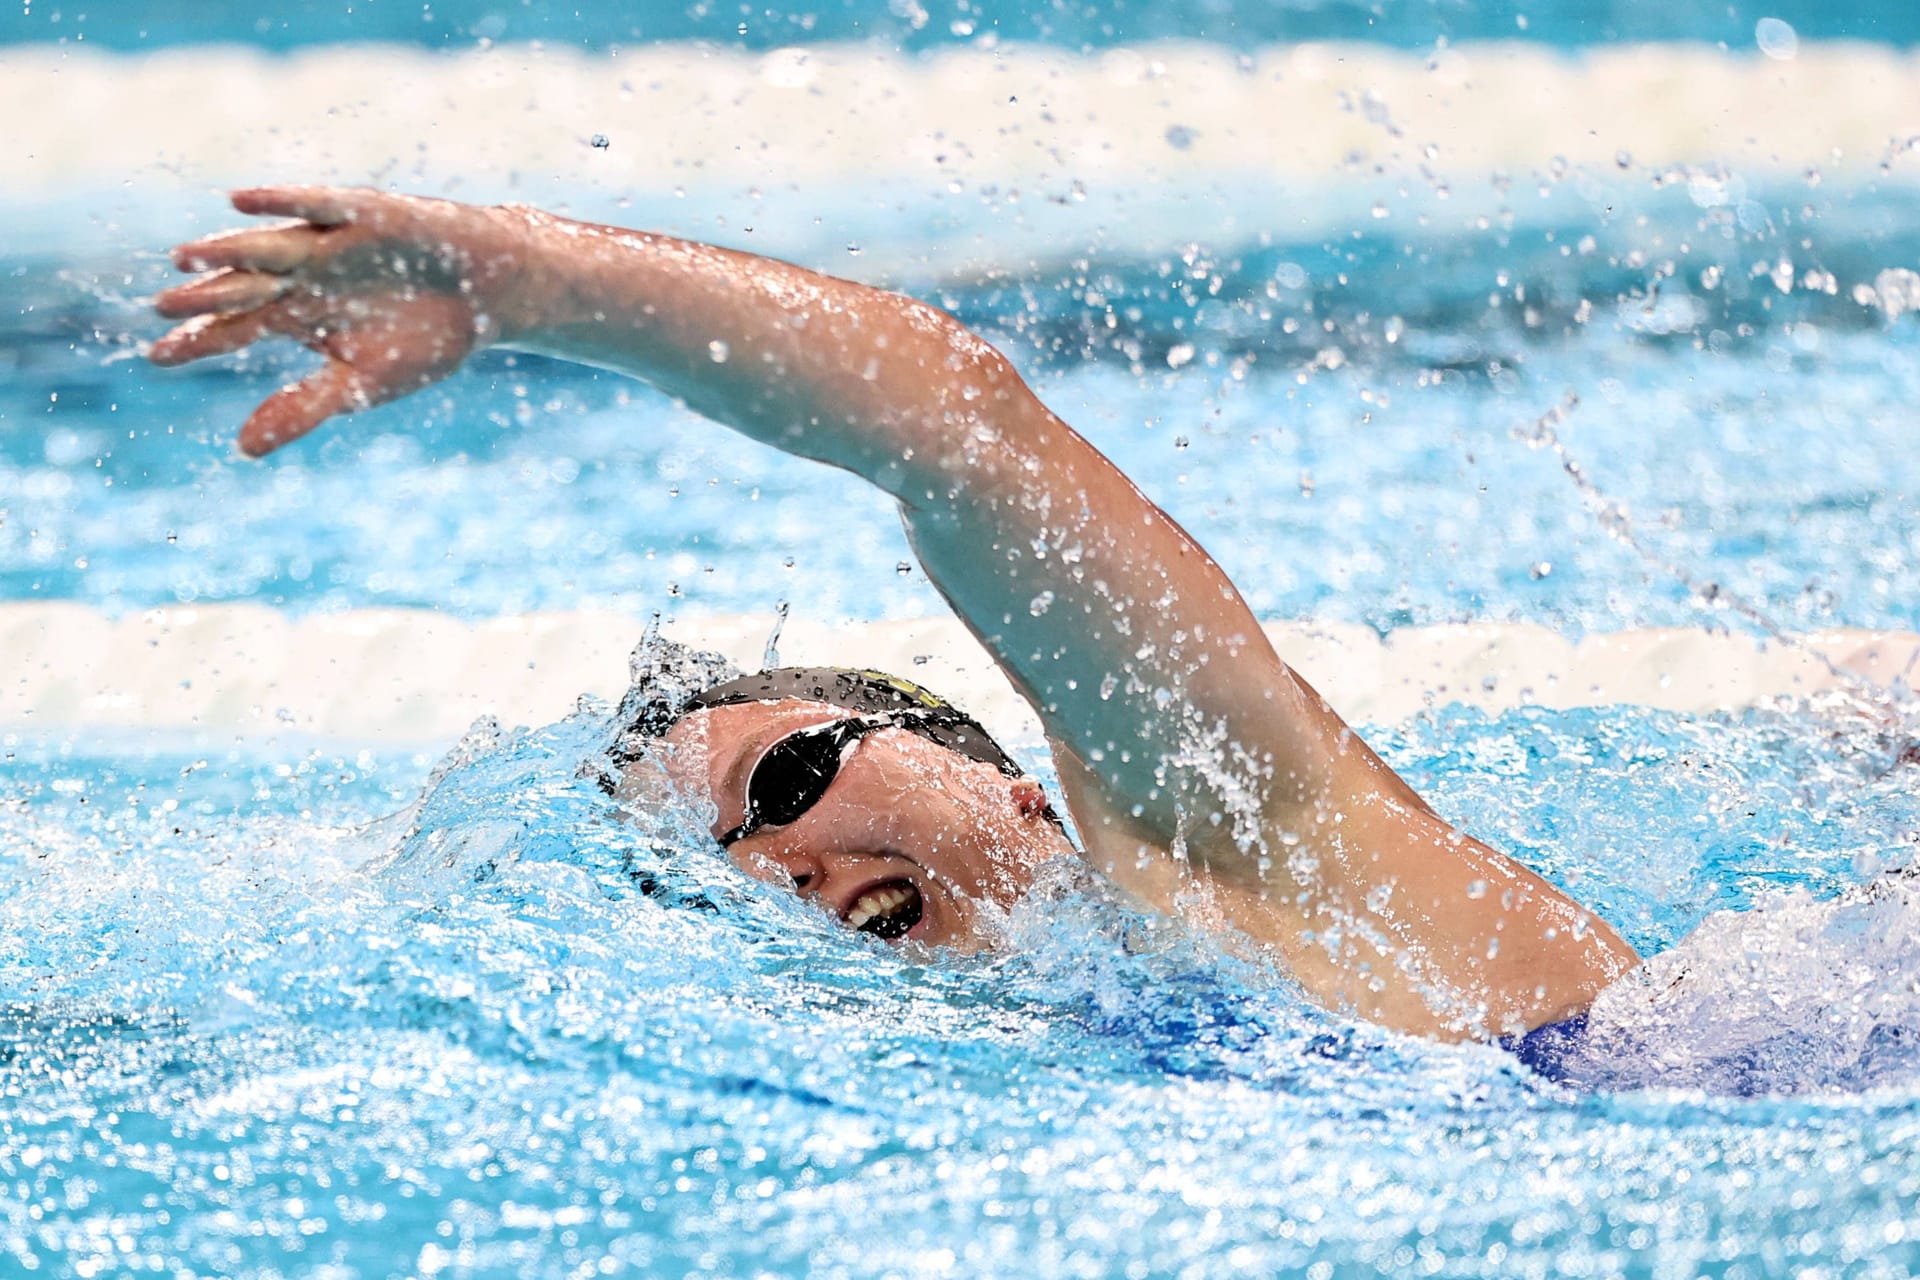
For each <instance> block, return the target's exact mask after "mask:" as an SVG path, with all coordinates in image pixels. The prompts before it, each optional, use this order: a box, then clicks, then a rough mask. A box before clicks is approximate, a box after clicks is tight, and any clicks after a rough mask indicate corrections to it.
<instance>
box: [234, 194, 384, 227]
mask: <svg viewBox="0 0 1920 1280" xmlns="http://www.w3.org/2000/svg"><path fill="white" fill-rule="evenodd" d="M379 194H380V193H379V192H376V191H365V190H359V189H355V188H348V187H297V186H285V187H242V188H241V189H240V190H238V191H235V192H234V193H233V196H232V199H233V207H234V208H236V209H238V210H239V211H240V212H241V213H256V214H271V215H275V216H278V217H282V218H299V219H301V220H302V221H305V222H311V223H312V224H313V225H314V226H316V227H337V226H341V225H342V224H344V223H348V222H353V221H355V215H356V213H358V212H359V211H360V210H361V206H362V205H363V204H364V203H365V198H366V197H368V196H375V197H377V196H378V195H379Z"/></svg>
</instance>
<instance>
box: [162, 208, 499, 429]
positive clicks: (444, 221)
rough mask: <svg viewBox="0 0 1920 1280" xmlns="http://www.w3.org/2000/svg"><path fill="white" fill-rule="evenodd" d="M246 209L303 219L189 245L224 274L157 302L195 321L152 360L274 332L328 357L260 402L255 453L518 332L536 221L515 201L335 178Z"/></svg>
mask: <svg viewBox="0 0 1920 1280" xmlns="http://www.w3.org/2000/svg"><path fill="white" fill-rule="evenodd" d="M233 207H234V208H236V209H238V210H239V211H240V212H242V213H250V214H267V215H275V216H279V217H282V218H288V219H292V220H291V221H285V222H280V223H277V224H272V225H267V226H257V227H247V228H243V229H240V230H237V231H228V232H224V233H222V234H220V235H215V236H209V237H207V238H205V239H202V240H195V241H192V242H191V243H188V244H183V245H181V246H179V247H178V248H177V249H175V250H174V251H173V261H174V264H175V265H176V266H178V267H179V268H180V269H181V270H182V271H196V272H208V273H210V274H207V275H203V276H201V277H200V278H199V279H197V280H194V281H191V282H190V283H187V284H183V285H177V286H175V287H174V288H171V289H168V290H166V291H164V292H163V293H161V294H159V295H158V296H157V297H156V298H155V299H154V308H155V309H156V310H158V311H159V312H160V314H161V315H163V316H167V317H169V318H181V317H185V318H186V319H185V323H183V324H180V325H178V326H177V327H175V328H174V329H173V330H171V331H170V332H168V333H167V334H166V335H165V336H164V337H162V338H161V339H160V340H159V341H157V342H155V343H154V344H153V347H152V349H151V350H150V351H149V352H148V357H149V358H150V359H151V360H152V361H153V362H154V363H155V364H160V365H177V364H185V363H187V362H188V361H191V360H203V359H206V358H207V357H209V356H218V355H224V354H226V353H228V352H231V351H238V350H240V349H241V348H242V347H246V346H249V345H251V344H252V343H254V342H257V341H259V340H260V339H262V338H265V337H269V336H274V335H278V336H281V337H287V338H292V339H293V340H294V341H296V342H299V343H302V344H304V345H305V346H307V347H310V348H312V349H313V350H314V351H316V352H318V353H319V354H320V355H321V356H322V357H324V359H325V364H323V365H322V366H321V367H320V368H319V369H317V370H315V371H314V372H313V373H311V374H309V375H308V376H307V377H305V378H303V379H301V380H300V381H299V382H296V383H293V384H291V385H289V386H285V387H282V388H281V389H280V390H279V391H276V392H275V393H274V394H273V395H271V396H268V397H267V398H266V400H264V401H262V402H261V404H260V405H259V407H258V408H256V409H255V410H254V411H253V413H252V415H251V416H250V417H248V419H247V421H246V425H245V426H243V427H242V428H241V429H240V441H239V444H240V449H241V452H243V453H246V454H249V455H251V456H253V457H259V456H260V455H262V454H266V453H271V452H272V451H273V450H275V449H277V448H279V447H280V446H281V445H283V444H286V443H288V442H289V441H292V440H297V439H299V438H300V437H301V436H303V435H305V434H307V432H309V431H312V430H313V429H314V428H315V427H317V426H319V425H320V424H321V423H322V422H325V421H326V420H327V419H328V418H330V417H332V416H334V415H335V414H340V413H352V412H355V411H356V410H360V409H366V408H371V407H372V406H374V405H376V404H381V403H384V402H385V401H388V400H395V399H398V398H399V397H401V396H405V395H409V394H411V393H412V392H415V391H418V390H420V389H421V388H422V387H425V386H429V385H431V384H432V383H435V382H438V381H439V380H440V379H441V378H444V377H446V376H447V375H448V374H450V373H452V372H453V371H454V370H455V369H457V368H459V366H460V363H461V362H462V361H463V360H465V359H466V358H467V356H468V355H470V354H471V353H472V352H473V351H475V350H476V349H478V348H480V347H483V346H486V345H488V344H490V343H492V342H496V341H499V340H500V339H501V338H502V337H505V336H509V335H510V334H511V332H512V331H513V329H514V328H515V327H516V324H517V322H518V319H519V317H518V316H517V315H516V314H515V307H514V305H513V298H512V297H511V296H510V295H511V294H512V292H513V291H514V289H515V288H517V287H518V284H519V282H521V281H522V280H523V278H524V273H523V272H522V270H521V266H522V259H523V251H522V250H523V243H524V229H525V220H524V219H523V218H521V217H519V216H517V215H516V211H514V210H510V209H502V208H485V207H480V206H474V205H462V204H454V203H452V202H450V201H445V200H428V199H421V198H419V197H414V196H397V195H388V194H386V193H384V192H379V191H369V190H344V189H338V188H329V187H258V188H252V189H249V190H243V191H236V192H234V193H233Z"/></svg>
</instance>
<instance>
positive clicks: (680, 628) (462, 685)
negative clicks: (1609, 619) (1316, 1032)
mask: <svg viewBox="0 0 1920 1280" xmlns="http://www.w3.org/2000/svg"><path fill="white" fill-rule="evenodd" d="M771 624H772V617H771V615H768V616H764V617H763V616H759V615H752V616H747V615H739V614H730V615H716V616H702V617H695V616H685V617H682V618H679V619H677V620H675V621H674V622H673V623H672V624H671V625H670V626H669V627H668V634H669V635H672V636H674V637H675V638H677V639H680V640H683V641H685V642H688V643H697V644H701V645H703V646H705V647H710V648H716V649H720V650H722V651H723V652H725V653H727V654H728V656H729V657H731V658H732V659H733V660H734V661H736V662H738V663H740V664H741V665H742V666H746V667H754V666H758V664H759V661H760V657H761V654H762V653H763V651H764V649H765V645H766V639H767V633H768V630H769V629H770V627H771ZM643 628H644V621H643V620H641V619H636V618H632V617H628V616H625V615H619V614H612V613H598V614H596V613H542V614H529V615H524V616H519V617H506V618H492V619H486V620H482V621H478V622H463V621H461V620H459V619H456V618H452V617H449V616H446V615H443V614H437V613H431V612H426V611H416V610H359V611H355V612H349V613H338V614H326V615H314V616H309V617H300V618H296V617H289V616H287V615H284V614H281V613H279V612H277V611H275V610H272V609H267V608H263V607H258V606H251V605H229V606H218V607H191V608H178V609H164V610H152V611H149V612H146V613H138V614H130V615H127V616H125V617H122V618H119V619H113V618H109V617H107V616H106V615H104V614H102V613H99V612H97V611H95V610H93V609H91V608H88V607H87V606H84V605H79V604H71V603H51V604H4V605H0V653H4V654H5V655H6V656H7V667H6V671H5V673H4V676H0V733H5V732H21V731H25V732H29V733H36V734H37V733H65V732H78V733H81V734H83V735H85V734H89V733H91V732H95V731H100V730H109V729H138V730H158V731H168V732H173V731H179V732H188V733H199V734H214V735H221V736H239V737H247V738H257V737H265V736H273V735H296V736H311V737H323V738H335V739H343V740H351V741H378V742H390V743H401V744H414V745H420V746H426V747H431V746H435V745H444V744H445V743H447V742H449V741H451V740H452V739H453V738H454V737H455V736H457V735H458V734H459V733H460V731H461V730H463V729H464V728H466V726H467V725H469V724H470V723H471V722H472V721H473V720H474V719H475V718H476V717H478V716H480V715H485V714H491V715H495V716H498V717H499V718H500V719H501V720H503V721H506V722H508V723H515V724H530V725H537V724H545V723H549V722H551V721H553V720H556V719H558V718H560V717H561V716H562V715H564V714H566V712H567V711H568V710H569V709H570V708H571V707H572V706H573V704H574V702H575V700H576V698H578V696H579V695H580V694H582V693H591V694H595V695H598V696H600V697H604V698H610V699H611V698H617V697H618V696H619V695H620V693H621V692H622V691H623V690H624V689H625V688H626V670H627V665H626V659H627V653H628V651H629V650H630V649H631V648H632V646H633V644H634V642H635V641H636V640H637V639H638V638H639V636H640V634H641V632H642V630H643ZM1267 630H1268V632H1269V634H1270V635H1271V636H1272V637H1273V639H1274V642H1275V645H1276V647H1277V648H1278V649H1279V651H1280V653H1281V654H1282V656H1284V657H1285V658H1286V659H1287V660H1288V661H1289V662H1291V663H1292V664H1293V665H1294V666H1295V667H1296V668H1297V669H1298V670H1299V671H1300V672H1301V673H1302V674H1303V675H1304V676H1305V677H1306V678H1307V679H1308V680H1309V681H1311V682H1312V683H1313V684H1314V685H1315V687H1317V688H1318V689H1319V690H1320V692H1321V693H1322V694H1323V695H1325V696H1326V697H1327V699H1328V700H1329V701H1331V702H1332V703H1333V705H1334V706H1335V707H1336V708H1338V709H1339V710H1340V711H1341V712H1342V713H1343V714H1344V715H1345V716H1346V717H1347V718H1348V719H1350V720H1353V721H1356V722H1371V723H1387V722H1393V721H1397V720H1400V719H1403V718H1405V717H1406V716H1409V715H1412V714H1414V713H1416V712H1418V711H1419V710H1421V709H1422V708H1424V707H1427V706H1433V705H1443V704H1447V703H1456V702H1457V703H1465V704H1469V705H1472V706H1477V707H1482V708H1485V709H1488V710H1491V711H1499V710H1504V709H1507V708H1511V707H1515V706H1521V705H1538V706H1545V707H1578V706H1600V705H1617V704H1633V705H1643V706H1653V707H1663V708H1669V709H1673V710H1680V711H1695V712H1699V711H1711V710H1717V709H1721V708H1737V707H1742V706H1749V705H1752V704H1754V703H1756V702H1760V701H1763V700H1766V699H1769V698H1774V697H1780V696H1788V697H1791V696H1805V695H1810V694H1815V693H1819V692H1821V691H1824V690H1829V689H1833V688H1835V687H1837V686H1839V685H1840V684H1841V683H1842V682H1843V680H1844V679H1846V678H1848V677H1849V676H1857V677H1861V678H1864V679H1866V680H1869V681H1872V682H1873V683H1875V684H1879V685H1888V684H1891V683H1893V682H1895V681H1896V680H1901V679H1903V678H1905V677H1906V676H1907V675H1908V674H1909V667H1910V665H1911V664H1912V663H1913V662H1914V659H1915V655H1916V654H1920V635H1914V634H1911V633H1905V632H1867V631H1833V632H1825V633H1820V634H1815V635H1809V636H1806V637H1801V638H1798V639H1796V641H1795V642H1794V643H1793V644H1791V645H1783V644H1780V643H1777V642H1776V643H1765V644H1763V643H1759V642H1756V641H1755V640H1753V639H1751V638H1749V637H1746V636H1736V635H1726V634H1715V633H1708V632H1704V631H1685V630H1642V631H1627V632H1617V633H1613V634H1606V635H1594V636H1589V637H1587V638H1585V639H1583V640H1580V641H1579V642H1577V643H1575V642H1573V641H1570V640H1568V639H1566V638H1565V637H1562V636H1560V635H1557V634H1556V633H1554V632H1552V631H1550V630H1548V629H1546V628H1544V627H1539V626H1533V625H1527V624H1509V625H1478V624H1476V625H1461V626H1441V627H1421V628H1408V629H1405V630H1401V631H1396V632H1394V633H1392V634H1391V635H1389V636H1388V637H1387V638H1386V639H1385V640H1382V639H1381V638H1380V637H1378V636H1377V635H1376V634H1375V633H1374V632H1373V631H1371V630H1370V629H1368V628H1366V627H1360V626H1351V625H1313V624H1304V623H1275V624H1272V625H1270V626H1269V627H1268V628H1267ZM780 657H781V660H782V661H784V662H788V663H796V664H833V663H838V664H843V665H854V666H870V667H878V668H881V669H884V670H890V671H897V672H899V673H901V674H903V675H907V676H910V677H912V678H914V679H917V680H919V681H921V682H922V683H924V684H926V685H927V686H928V687H930V688H932V689H934V690H936V691H938V692H940V693H942V694H944V695H946V696H948V697H951V698H953V699H954V700H955V701H957V702H959V703H960V704H961V705H963V706H965V707H966V708H968V709H969V710H971V711H973V712H975V714H977V715H979V716H980V718H981V719H982V720H983V721H984V722H985V723H986V724H987V726H988V727H989V728H990V729H992V730H994V731H995V732H996V733H999V734H1004V735H1006V736H1007V737H1008V738H1009V739H1011V740H1015V741H1023V740H1024V741H1031V740H1033V739H1034V738H1035V737H1036V736H1037V733H1038V727H1037V724H1036V722H1035V721H1034V720H1033V717H1032V713H1031V712H1030V711H1029V710H1028V709H1027V707H1026V706H1025V704H1024V703H1022V702H1021V701H1020V699H1019V698H1018V696H1017V695H1016V694H1015V693H1014V692H1013V690H1012V688H1011V687H1010V686H1009V685H1008V684H1007V683H1006V681H1005V680H1004V679H1003V678H1002V677H1001V676H1000V675H999V673H998V671H997V670H996V669H995V668H994V666H993V663H992V662H991V660H990V659H989V658H988V657H987V655H986V653H985V652H984V651H983V650H981V649H980V648H979V646H978V645H977V644H976V643H975V642H974V641H973V640H972V638H971V637H969V636H968V635H967V634H966V632H965V630H964V629H963V628H962V627H961V626H960V625H959V623H957V622H955V621H953V620H952V619H947V618H929V619H921V620H916V621H901V622H877V623H860V624H837V625H836V624H826V623H821V622H815V621H808V620H805V619H798V618H796V619H794V620H792V621H790V622H789V623H788V625H787V627H786V629H785V631H784V632H783V634H782V637H781V642H780Z"/></svg>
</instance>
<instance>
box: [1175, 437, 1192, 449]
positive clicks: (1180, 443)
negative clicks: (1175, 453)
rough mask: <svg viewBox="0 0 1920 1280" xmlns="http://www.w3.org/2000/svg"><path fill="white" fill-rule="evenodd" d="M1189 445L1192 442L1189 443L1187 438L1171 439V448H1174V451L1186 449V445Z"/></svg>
mask: <svg viewBox="0 0 1920 1280" xmlns="http://www.w3.org/2000/svg"><path fill="white" fill-rule="evenodd" d="M1190 443H1192V442H1191V441H1189V440H1188V439H1187V438H1186V437H1185V436H1175V437H1174V438H1173V447H1174V448H1176V449H1184V448H1186V447H1187V446H1188V445H1189V444H1190Z"/></svg>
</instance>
